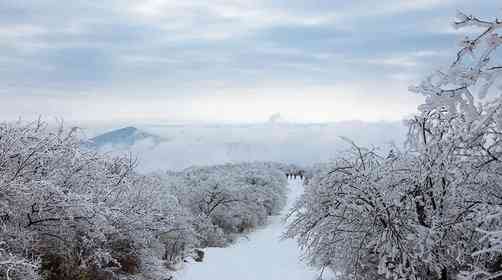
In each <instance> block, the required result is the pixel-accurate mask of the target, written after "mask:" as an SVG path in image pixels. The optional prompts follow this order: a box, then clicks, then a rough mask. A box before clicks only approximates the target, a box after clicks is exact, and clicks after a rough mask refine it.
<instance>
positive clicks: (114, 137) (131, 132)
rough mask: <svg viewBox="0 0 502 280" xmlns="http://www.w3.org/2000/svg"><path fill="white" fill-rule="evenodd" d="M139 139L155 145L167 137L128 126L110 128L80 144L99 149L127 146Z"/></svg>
mask: <svg viewBox="0 0 502 280" xmlns="http://www.w3.org/2000/svg"><path fill="white" fill-rule="evenodd" d="M140 141H149V142H150V143H151V144H152V145H154V146H156V145H158V144H159V143H161V142H163V141H167V139H165V138H162V137H160V136H158V135H155V134H151V133H148V132H145V131H142V130H139V129H137V128H136V127H132V126H128V127H124V128H120V129H116V130H112V131H109V132H106V133H103V134H100V135H98V136H96V137H93V138H91V139H89V140H87V141H85V142H84V143H83V144H82V146H84V147H86V148H93V149H100V148H103V147H113V148H128V147H131V146H133V145H135V144H137V143H138V142H140Z"/></svg>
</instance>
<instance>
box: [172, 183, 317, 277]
mask: <svg viewBox="0 0 502 280" xmlns="http://www.w3.org/2000/svg"><path fill="white" fill-rule="evenodd" d="M289 188H290V192H289V196H288V204H287V206H286V207H285V208H284V210H283V213H282V214H281V215H278V216H273V217H269V224H268V225H267V226H266V227H264V228H260V229H258V230H257V231H255V232H253V233H251V234H249V236H248V237H249V239H245V238H242V239H241V240H239V241H238V242H236V244H234V245H232V246H230V247H227V248H208V249H206V250H205V251H206V256H205V258H204V262H202V263H190V264H188V265H186V266H185V268H184V269H183V270H182V271H180V272H178V273H177V279H181V280H205V279H218V280H235V279H239V280H279V279H288V280H313V279H317V278H318V277H319V271H318V270H317V269H315V268H311V267H308V266H307V265H305V264H303V263H302V262H301V261H300V260H299V258H300V251H299V249H298V247H297V245H296V242H295V241H294V240H280V236H281V234H282V232H283V231H284V227H285V225H284V224H283V223H282V222H281V218H282V216H283V215H284V214H285V213H286V212H287V211H288V209H289V208H290V207H291V206H292V204H293V203H294V201H295V200H296V198H297V197H298V196H299V195H301V193H302V192H303V186H302V185H301V180H290V181H289Z"/></svg>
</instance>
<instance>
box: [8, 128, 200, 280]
mask: <svg viewBox="0 0 502 280" xmlns="http://www.w3.org/2000/svg"><path fill="white" fill-rule="evenodd" d="M74 134H75V130H70V131H67V130H64V129H57V130H54V129H49V128H48V127H47V126H46V125H45V124H43V123H40V122H37V123H29V124H25V123H12V124H6V123H2V124H0V217H1V219H0V243H1V246H0V249H1V250H0V275H1V277H3V278H11V279H26V277H25V275H27V274H29V273H33V272H35V271H37V270H39V271H41V273H42V275H44V277H45V278H46V279H87V278H89V279H99V278H100V277H101V276H99V275H103V273H108V274H112V275H115V274H118V273H120V272H124V273H126V272H128V273H131V272H139V271H138V269H139V268H140V267H141V265H142V264H141V260H140V257H141V254H140V253H139V252H141V251H144V250H147V251H149V252H150V254H152V255H153V256H157V257H158V258H159V259H160V258H161V257H162V253H163V252H164V247H163V246H164V243H163V241H162V239H161V236H162V235H164V234H166V233H172V232H178V231H180V232H184V233H186V232H190V231H191V223H190V222H188V220H190V219H191V218H190V215H189V214H188V212H184V210H183V209H182V208H181V207H180V205H179V204H178V200H177V199H176V198H175V197H174V196H172V195H171V194H169V193H168V189H167V188H165V187H164V185H163V184H164V182H163V179H161V178H159V177H155V176H143V175H139V174H136V173H135V172H134V166H135V162H134V160H132V159H131V158H130V157H119V158H110V157H107V156H104V155H100V154H97V153H95V152H93V151H90V150H85V149H82V148H81V147H80V141H79V139H78V138H77V137H76V136H75V135H74ZM187 217H188V218H187ZM183 236H185V237H186V238H187V240H186V243H192V242H193V240H190V234H185V235H183ZM155 254H157V255H155ZM179 254H182V252H179ZM103 277H105V276H103ZM106 277H108V276H106Z"/></svg>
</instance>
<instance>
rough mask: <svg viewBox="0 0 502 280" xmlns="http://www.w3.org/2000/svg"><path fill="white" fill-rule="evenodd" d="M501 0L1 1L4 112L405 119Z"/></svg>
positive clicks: (82, 116)
mask: <svg viewBox="0 0 502 280" xmlns="http://www.w3.org/2000/svg"><path fill="white" fill-rule="evenodd" d="M496 2H498V1H493V0H492V1H462V0H458V1H448V0H406V1H405V0H402V1H398V0H386V1H373V0H366V1H338V0H319V1H316V0H305V1H299V0H263V1H262V0H234V1H230V0H228V1H227V0H211V1H209V0H206V1H197V0H177V1H172V0H138V1H132V0H131V1H129V0H97V1H94V0H85V1H84V0H82V1H76V0H72V1H61V0H53V1H45V0H33V1H25V0H2V1H0V119H16V118H18V117H22V118H24V119H30V118H34V117H36V116H38V115H42V116H45V117H61V118H64V119H67V120H77V121H78V120H83V121H89V120H111V121H114V120H133V121H149V120H164V121H204V122H220V121H224V122H257V121H265V120H267V118H268V116H270V115H272V114H275V113H280V114H281V116H282V117H283V118H285V119H287V120H289V121H295V122H311V121H315V122H325V121H329V122H331V121H341V120H365V121H376V120H399V119H401V118H403V117H404V116H406V115H409V114H411V113H413V112H414V111H415V107H416V105H417V103H418V102H420V97H419V96H416V95H414V94H412V93H410V92H408V91H407V87H408V86H409V85H410V84H413V83H417V82H419V81H420V79H421V78H423V77H424V76H425V75H426V74H427V73H429V72H430V71H432V70H434V69H437V68H439V67H441V66H443V65H447V63H448V61H450V60H451V59H452V57H453V54H454V53H453V52H454V50H455V49H456V43H457V42H458V41H459V39H460V38H461V33H458V32H455V31H454V30H453V29H452V28H451V24H450V23H451V21H452V19H453V17H454V16H455V13H456V10H457V9H460V10H462V11H464V12H466V13H473V14H476V15H480V16H484V17H489V18H493V17H496V16H501V12H502V10H501V8H502V5H497V4H496Z"/></svg>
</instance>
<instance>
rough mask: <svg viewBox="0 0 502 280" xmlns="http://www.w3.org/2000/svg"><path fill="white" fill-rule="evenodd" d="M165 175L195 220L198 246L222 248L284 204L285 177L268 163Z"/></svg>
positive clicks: (217, 167)
mask: <svg viewBox="0 0 502 280" xmlns="http://www.w3.org/2000/svg"><path fill="white" fill-rule="evenodd" d="M167 176H168V177H169V178H170V179H169V181H170V182H171V184H172V186H171V191H172V192H173V193H174V194H175V195H176V196H177V197H178V198H179V200H180V202H181V203H182V204H183V206H184V207H186V208H187V209H190V211H191V213H192V214H193V216H194V217H195V222H196V224H195V228H196V229H198V234H199V240H200V241H201V246H202V247H206V246H218V247H219V246H224V245H226V244H227V243H228V242H229V241H230V240H231V239H232V235H233V234H236V233H243V232H246V231H249V230H252V229H254V228H255V227H257V226H259V225H263V224H264V223H265V221H266V219H267V217H268V216H270V215H275V214H277V213H279V211H280V210H281V209H282V208H283V207H284V205H285V202H286V185H287V180H286V177H285V175H284V173H283V172H281V171H280V170H278V169H276V168H273V167H271V164H266V163H240V164H226V165H217V166H209V167H192V168H188V169H186V170H184V171H182V172H179V173H169V174H168V175H167Z"/></svg>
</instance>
